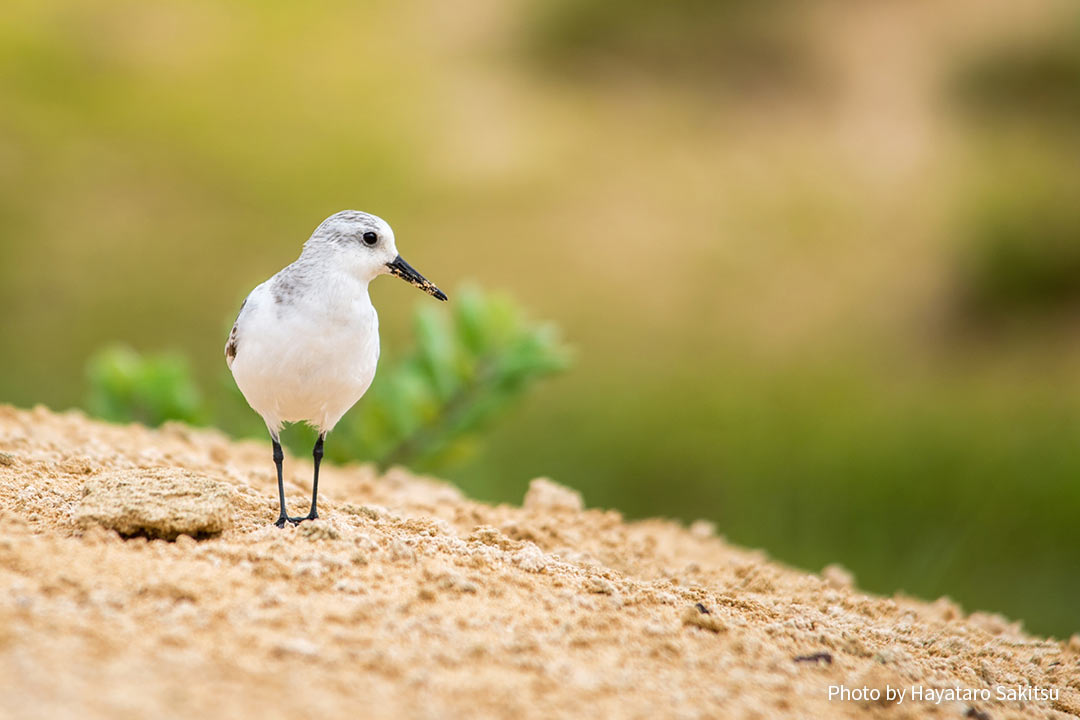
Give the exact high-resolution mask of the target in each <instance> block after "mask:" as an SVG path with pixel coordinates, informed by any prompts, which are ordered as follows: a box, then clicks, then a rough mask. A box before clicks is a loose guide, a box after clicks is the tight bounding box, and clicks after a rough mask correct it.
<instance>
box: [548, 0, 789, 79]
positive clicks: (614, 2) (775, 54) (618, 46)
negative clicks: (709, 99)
mask: <svg viewBox="0 0 1080 720" xmlns="http://www.w3.org/2000/svg"><path fill="white" fill-rule="evenodd" d="M797 10H798V3H793V2H791V0H761V1H759V2H756V3H748V2H743V1H742V0H670V1H669V2H653V1H652V0H626V1H624V2H619V1H618V0H555V1H554V2H543V3H538V4H537V7H536V9H535V10H534V13H535V15H536V18H535V21H534V24H533V25H532V33H533V43H534V46H535V50H536V52H537V54H538V56H539V57H540V58H542V59H543V60H545V61H547V62H549V63H551V64H552V65H553V66H554V67H557V68H562V69H564V70H570V71H575V72H576V71H580V70H581V69H582V67H585V68H589V67H590V66H592V67H593V68H594V69H604V68H608V69H611V68H618V69H619V71H620V72H622V73H625V72H627V71H628V70H636V71H638V72H641V73H642V74H645V75H651V76H653V77H656V78H666V79H669V80H670V78H672V77H673V71H677V72H678V75H676V76H675V77H680V78H687V79H694V80H695V81H697V82H705V83H707V84H715V83H717V82H720V83H723V84H727V85H735V86H738V87H747V86H761V85H774V84H775V85H785V86H791V85H795V84H798V83H799V82H802V81H804V80H806V79H807V78H808V76H809V66H808V60H809V57H808V53H807V51H806V47H805V43H804V42H803V37H804V36H803V35H802V34H800V33H798V32H797V23H798V19H799V15H798V13H797Z"/></svg>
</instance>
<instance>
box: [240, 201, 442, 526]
mask: <svg viewBox="0 0 1080 720" xmlns="http://www.w3.org/2000/svg"><path fill="white" fill-rule="evenodd" d="M386 274H392V275H397V276H398V277H400V278H402V279H404V280H407V281H408V282H410V283H412V284H413V285H415V286H416V287H418V288H420V289H421V290H423V291H425V292H427V293H428V294H430V295H433V296H434V297H436V298H438V299H439V300H446V295H445V294H444V293H443V292H442V291H441V290H439V288H437V287H435V286H434V285H432V284H431V283H430V282H428V281H427V280H426V279H425V278H424V276H423V275H421V274H420V273H418V272H417V271H416V270H414V269H413V267H412V266H411V265H409V264H408V263H407V262H405V261H404V260H402V258H401V255H399V254H398V251H397V247H396V246H395V243H394V231H393V230H391V229H390V226H389V225H388V224H387V223H386V221H384V220H383V219H381V218H378V217H375V216H374V215H369V214H367V213H363V212H358V211H356V210H344V211H342V212H339V213H335V214H334V215H331V216H330V217H328V218H326V220H323V222H322V224H320V225H319V227H317V228H315V232H313V233H312V234H311V237H310V238H309V239H308V241H307V242H306V243H304V249H303V252H301V253H300V257H299V258H298V259H297V260H296V262H294V263H292V264H291V265H289V266H288V267H286V268H284V269H283V270H281V271H280V272H278V273H277V274H276V275H274V276H273V277H272V278H270V279H269V280H267V281H266V282H264V283H262V284H261V285H259V286H258V287H256V288H255V289H254V290H252V291H251V294H249V295H248V296H247V299H246V300H244V303H243V305H241V306H240V314H239V315H238V316H237V318H236V323H235V324H234V325H233V328H232V332H230V333H229V340H228V342H227V343H226V344H225V362H226V363H227V364H228V366H229V369H230V370H231V371H232V374H233V378H235V380H236V384H237V386H238V387H239V388H240V392H242V393H243V394H244V398H245V399H246V400H247V401H248V404H249V405H251V407H252V409H254V410H255V412H257V413H259V415H261V416H262V419H263V421H264V422H265V423H266V427H267V429H268V430H269V431H270V438H271V439H272V440H273V442H274V464H275V465H276V466H277V481H278V500H279V501H280V503H281V514H280V515H279V516H278V519H277V522H276V523H275V524H276V525H277V526H278V527H284V526H285V523H286V522H291V523H294V524H295V523H299V522H301V521H303V520H314V519H315V518H317V517H318V516H319V513H318V511H317V509H316V503H317V501H318V497H319V462H320V461H321V460H322V456H323V441H324V440H325V439H326V434H327V433H328V432H330V431H331V430H332V429H333V428H334V425H336V424H337V422H338V420H340V419H341V416H342V415H344V414H345V412H346V411H347V410H348V409H349V408H351V407H352V406H353V405H355V404H356V401H357V400H359V399H360V398H361V397H362V396H363V395H364V393H365V392H367V389H368V387H369V386H370V385H371V381H372V380H373V379H374V378H375V366H376V365H377V364H378V362H379V316H378V314H377V313H376V312H375V307H374V306H373V305H372V304H371V298H370V296H369V295H368V283H370V282H371V281H372V280H374V279H375V278H376V277H378V276H379V275H386ZM301 421H304V422H307V423H309V424H311V425H312V426H314V427H315V429H316V430H317V431H318V433H319V439H318V440H316V441H315V449H314V451H313V452H312V455H313V456H314V458H315V475H314V478H313V480H312V488H311V511H310V512H309V513H308V514H307V516H306V517H298V518H291V517H289V516H288V514H287V513H286V511H285V485H284V482H283V480H282V477H281V463H282V460H283V459H284V454H283V453H282V451H281V438H280V432H281V427H282V424H283V423H287V422H301Z"/></svg>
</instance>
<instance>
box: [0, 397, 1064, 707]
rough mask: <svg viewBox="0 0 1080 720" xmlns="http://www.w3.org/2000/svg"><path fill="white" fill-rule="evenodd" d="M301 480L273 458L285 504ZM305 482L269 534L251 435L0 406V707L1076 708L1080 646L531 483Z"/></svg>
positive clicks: (304, 463)
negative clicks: (473, 492)
mask: <svg viewBox="0 0 1080 720" xmlns="http://www.w3.org/2000/svg"><path fill="white" fill-rule="evenodd" d="M310 471H311V464H310V459H306V458H302V459H297V458H292V457H288V458H286V475H287V492H288V495H289V497H290V499H291V500H296V501H297V505H296V506H293V507H291V508H290V510H291V512H292V513H293V514H297V513H303V512H306V510H307V507H306V499H307V497H308V493H309V485H308V483H309V476H310ZM322 478H323V479H322V480H321V482H320V484H321V485H322V487H323V495H322V499H321V502H320V506H321V507H320V509H321V513H322V515H323V517H322V518H321V519H320V520H318V521H317V522H314V523H305V524H303V525H300V526H299V527H288V528H286V529H284V530H279V529H278V528H275V527H273V526H272V525H271V524H270V523H271V521H272V520H273V519H274V518H275V517H276V513H277V508H276V502H277V501H276V499H275V498H276V490H275V485H274V479H273V475H272V464H271V459H270V448H269V445H268V443H260V442H233V441H231V440H229V439H228V438H227V437H226V436H224V435H222V434H220V433H218V432H215V431H206V430H194V429H191V428H187V427H184V426H180V425H174V426H166V427H165V428H163V429H161V430H159V431H153V430H148V429H146V428H143V427H139V426H115V425H107V424H103V423H99V422H96V421H90V420H87V419H86V418H85V417H84V416H83V415H81V414H79V413H75V412H70V413H64V414H53V413H51V412H49V411H47V410H45V409H42V408H38V409H35V410H33V411H21V410H15V409H13V408H10V407H5V406H0V691H2V696H3V701H2V703H0V716H2V717H5V718H20V719H21V718H116V717H123V718H181V717H183V718H190V717H199V716H202V717H227V718H246V717H259V718H278V717H281V718H285V717H289V718H297V717H321V718H362V717H371V718H441V717H497V718H514V719H515V720H523V719H525V718H552V717H591V718H615V717H634V718H661V717H662V718H668V717H670V718H714V717H715V718H774V717H803V718H808V717H822V718H834V717H835V718H846V717H882V718H894V719H898V718H916V717H942V718H960V717H974V718H1013V717H1016V718H1020V717H1026V718H1068V717H1077V716H1080V637H1073V638H1071V639H1069V640H1066V641H1054V640H1049V639H1044V638H1039V637H1033V636H1031V635H1028V634H1026V633H1025V632H1023V630H1022V628H1021V626H1020V624H1019V623H1014V622H1010V621H1008V620H1006V619H1004V618H1001V617H999V616H996V615H989V614H982V613H972V614H965V613H964V612H963V611H962V610H961V609H960V608H958V607H957V606H956V605H954V604H953V603H951V602H949V601H948V600H944V599H943V600H939V601H937V602H934V603H925V602H921V601H917V600H913V599H910V598H905V597H892V598H885V597H879V596H873V595H867V594H865V593H862V592H859V591H858V590H857V589H856V588H855V587H854V586H853V580H852V578H851V576H850V574H848V573H847V572H845V571H844V570H843V569H842V568H838V567H832V568H829V569H827V570H825V571H823V573H822V574H821V575H813V574H807V573H804V572H801V571H796V570H793V569H790V568H786V567H784V566H782V565H780V564H778V563H775V562H772V561H770V560H769V559H768V558H767V557H766V556H765V555H764V554H763V553H760V552H755V551H749V550H744V549H741V548H738V547H734V546H732V545H730V544H728V543H726V542H725V541H724V540H723V539H722V538H720V537H717V536H716V535H715V533H714V530H713V528H712V527H711V526H709V525H708V524H707V523H702V522H698V523H695V524H694V525H692V526H691V527H690V528H685V527H682V526H680V525H678V524H676V523H672V522H668V521H664V520H648V521H644V522H632V523H628V522H625V521H624V520H623V519H622V517H621V516H620V515H619V514H618V513H617V512H613V511H604V510H596V509H583V508H582V502H581V498H580V497H579V496H578V495H577V494H576V493H574V492H573V491H571V490H568V489H566V488H563V487H560V486H559V485H556V484H554V483H550V482H547V481H543V480H537V481H534V482H533V484H532V486H531V488H530V490H529V493H528V495H527V496H526V498H525V499H524V502H523V506H522V507H510V506H497V507H493V506H490V505H485V504H482V503H478V502H473V501H470V500H467V499H465V498H464V497H463V496H462V495H461V493H460V492H459V491H458V490H457V489H455V488H454V487H453V486H451V485H448V484H445V483H441V482H439V481H437V480H431V479H424V478H418V477H414V476H412V475H410V474H408V473H406V472H404V471H399V470H397V471H392V472H390V473H388V474H386V475H385V476H382V477H379V476H377V475H376V474H375V473H374V472H373V470H372V469H370V468H369V467H364V466H354V467H333V466H327V467H325V470H324V474H323V476H322ZM110 498H113V499H115V504H110ZM170 508H171V509H170ZM108 528H113V529H108ZM118 531H119V532H118ZM120 533H123V535H124V536H132V537H127V538H125V537H122V536H121V534H120ZM193 535H194V536H196V537H198V538H199V539H198V540H197V539H195V538H194V537H192V536H193ZM163 538H170V539H173V538H174V540H173V541H168V540H166V539H163ZM830 686H832V687H834V688H835V687H839V686H844V687H846V688H847V689H848V690H850V691H855V690H860V691H861V690H863V689H865V691H866V693H867V694H868V695H872V694H873V692H874V691H875V690H876V691H878V692H881V693H882V698H881V699H880V700H876V701H875V700H873V699H863V700H860V699H858V698H857V696H852V697H850V698H849V697H848V696H845V697H844V698H843V699H839V698H833V699H830V697H829V694H830ZM1032 686H1033V687H1036V688H1038V690H1033V691H1031V692H1032V693H1035V694H1034V695H1033V697H1032V698H1031V699H1025V700H1021V699H999V693H1001V692H1005V693H1008V692H1010V691H1012V692H1015V689H1016V688H1017V687H1019V688H1021V689H1023V688H1027V687H1032ZM888 688H902V689H904V690H905V693H906V694H907V697H906V698H905V701H904V702H903V703H899V704H897V703H896V702H895V699H893V700H888V699H886V698H885V697H884V694H885V692H886V691H887V689H888ZM912 688H919V689H920V690H921V691H923V692H924V693H927V692H928V691H932V690H934V689H944V688H954V689H957V688H959V690H960V691H962V692H969V693H970V692H976V691H985V692H989V693H990V694H991V696H992V697H991V698H990V699H989V700H985V699H981V698H979V697H978V696H975V697H974V699H972V698H971V697H968V698H966V699H965V698H963V697H961V698H959V699H957V698H951V697H947V698H945V699H944V700H943V701H942V702H940V703H938V702H935V701H928V700H926V699H925V695H924V699H922V700H913V699H911V696H910V692H911V690H912ZM834 692H835V690H834ZM1039 693H1041V695H1040V694H1039ZM1050 696H1053V697H1050Z"/></svg>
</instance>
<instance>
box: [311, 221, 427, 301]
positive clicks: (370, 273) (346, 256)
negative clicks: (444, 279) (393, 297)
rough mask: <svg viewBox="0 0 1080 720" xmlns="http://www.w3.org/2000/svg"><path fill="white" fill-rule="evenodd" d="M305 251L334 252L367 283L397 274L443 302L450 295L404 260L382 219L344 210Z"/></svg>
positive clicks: (325, 224) (313, 237) (314, 235)
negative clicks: (381, 276) (379, 277)
mask: <svg viewBox="0 0 1080 720" xmlns="http://www.w3.org/2000/svg"><path fill="white" fill-rule="evenodd" d="M304 252H305V253H307V252H316V253H319V254H323V253H331V254H332V255H333V256H334V262H336V263H338V264H339V266H343V267H344V268H345V269H346V270H348V271H349V272H350V273H352V274H353V275H355V276H357V277H359V278H361V279H363V280H374V279H375V278H376V277H378V276H379V275H386V274H391V275H396V276H398V277H399V278H401V279H402V280H405V281H407V282H409V283H411V284H413V285H415V286H416V287H418V288H420V289H421V290H423V291H424V292H426V293H427V294H429V295H431V296H432V297H435V298H437V299H439V300H446V293H444V292H443V291H442V290H440V289H439V288H437V287H435V285H433V284H432V283H431V282H429V281H428V280H427V278H425V277H424V276H423V275H421V274H420V273H419V272H417V271H416V269H415V268H413V267H412V266H411V265H409V263H407V262H405V260H404V259H403V258H402V257H401V255H400V254H399V253H398V251H397V244H396V243H395V241H394V231H393V230H392V229H391V228H390V225H389V224H388V223H387V222H386V221H385V220H383V219H382V218H380V217H377V216H375V215H370V214H368V213H365V212H360V211H358V210H342V211H341V212H339V213H334V214H333V215H331V216H330V217H328V218H326V219H325V220H323V221H322V223H321V224H320V225H319V227H317V228H315V232H314V233H312V234H311V238H310V239H309V240H308V241H307V243H305V244H304Z"/></svg>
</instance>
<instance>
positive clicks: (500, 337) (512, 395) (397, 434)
mask: <svg viewBox="0 0 1080 720" xmlns="http://www.w3.org/2000/svg"><path fill="white" fill-rule="evenodd" d="M452 307H453V312H452V315H451V314H450V313H448V312H447V311H446V310H445V309H444V308H441V307H438V308H433V307H430V306H427V307H422V308H421V309H420V310H418V311H417V314H416V319H415V323H416V345H415V347H414V348H413V349H412V351H411V352H410V353H409V354H408V355H407V356H405V357H404V358H402V359H401V360H400V361H399V362H397V363H393V364H389V363H384V364H383V367H382V368H381V369H380V370H379V373H378V376H377V377H376V379H375V383H374V384H373V385H372V387H371V389H370V390H369V391H368V393H367V395H366V396H365V397H364V399H363V400H361V402H360V403H359V405H358V406H357V407H356V408H354V409H353V410H351V411H349V413H347V414H346V415H345V417H344V418H343V419H342V421H341V422H340V423H339V424H338V426H337V427H336V428H335V430H334V434H333V438H334V441H333V442H331V443H328V444H327V455H328V457H330V458H331V459H332V460H335V461H337V462H347V461H354V460H360V461H374V462H376V463H377V464H378V465H379V466H380V467H388V466H390V465H395V464H401V465H409V466H412V467H415V468H419V469H424V470H436V469H442V468H445V467H446V466H448V465H450V464H453V463H454V462H456V461H459V460H462V459H464V458H466V457H468V456H469V455H470V454H471V453H472V452H473V451H474V450H475V449H476V447H477V445H478V444H479V437H480V433H481V432H482V431H483V430H484V429H485V428H486V427H489V426H490V423H492V422H493V421H494V420H495V418H497V417H498V416H499V415H500V413H502V412H503V411H505V410H506V409H507V408H508V407H509V406H510V405H511V404H512V403H513V402H514V401H515V400H517V399H519V398H520V397H521V396H522V395H523V394H524V393H525V392H526V391H527V390H528V389H529V388H530V387H532V386H533V385H534V384H535V383H536V382H537V381H538V380H540V379H541V378H543V377H545V376H548V375H551V374H553V373H556V372H559V371H561V370H564V369H565V368H566V367H567V366H568V365H569V362H570V353H569V351H568V350H567V348H566V347H565V346H564V345H563V344H562V343H561V342H560V340H559V338H558V334H557V332H556V330H555V328H554V327H553V326H551V325H538V324H535V323H533V322H531V321H530V320H529V319H528V318H526V317H525V315H524V314H523V313H522V312H521V310H520V309H519V308H518V307H517V305H516V304H515V303H513V302H512V301H511V300H510V299H509V298H507V297H504V296H501V295H493V294H486V293H483V292H481V291H479V290H477V289H475V288H466V289H465V290H463V291H461V292H459V293H456V294H455V298H454V303H453V304H452ZM88 375H89V378H90V393H89V397H88V400H87V409H88V410H89V411H90V412H91V413H92V414H94V415H97V416H99V417H103V418H105V419H107V420H112V421H116V422H130V421H138V422H143V423H146V424H148V425H159V424H160V423H162V422H164V421H165V420H183V421H185V422H191V423H201V422H204V421H205V419H206V418H208V417H209V416H210V415H211V413H210V412H209V411H208V410H207V408H206V406H205V405H204V403H203V401H202V396H201V394H200V393H199V391H198V388H197V387H196V385H195V383H194V382H193V381H192V379H191V377H190V375H189V372H188V366H187V363H186V362H185V360H184V359H183V358H182V357H177V356H175V355H160V356H146V357H144V356H141V355H139V354H138V353H136V352H135V351H134V350H131V349H130V348H126V347H110V348H106V349H105V350H102V351H100V352H98V353H97V354H96V355H94V356H93V357H92V358H91V360H90V362H89V365H88ZM228 382H229V386H230V387H233V388H235V385H234V384H233V383H232V379H231V378H229V381H228ZM242 403H244V400H243V396H242V395H241V394H240V393H239V392H238V391H237V392H229V393H227V394H226V395H225V396H224V404H234V405H240V404H242ZM225 409H226V410H228V412H226V413H219V414H218V418H217V419H218V420H219V421H220V419H221V417H222V416H226V417H230V418H233V417H238V418H244V417H248V416H251V414H252V413H251V411H250V410H247V409H246V405H245V406H244V408H243V409H241V408H236V412H232V411H233V408H232V407H227V408H225ZM248 427H252V425H250V424H247V423H243V422H242V421H237V424H236V427H226V428H224V429H226V430H232V431H233V432H238V431H239V430H240V429H241V428H248ZM284 439H285V441H286V442H287V443H288V444H289V446H290V447H291V448H292V449H293V450H294V451H296V452H297V453H303V454H307V453H308V452H310V449H311V444H312V442H313V441H314V431H312V430H310V429H308V428H304V429H301V428H296V429H291V430H290V431H289V432H287V433H285V435H284Z"/></svg>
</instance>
